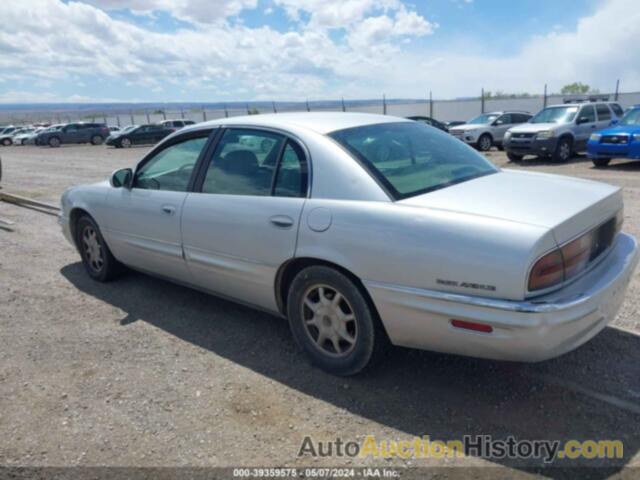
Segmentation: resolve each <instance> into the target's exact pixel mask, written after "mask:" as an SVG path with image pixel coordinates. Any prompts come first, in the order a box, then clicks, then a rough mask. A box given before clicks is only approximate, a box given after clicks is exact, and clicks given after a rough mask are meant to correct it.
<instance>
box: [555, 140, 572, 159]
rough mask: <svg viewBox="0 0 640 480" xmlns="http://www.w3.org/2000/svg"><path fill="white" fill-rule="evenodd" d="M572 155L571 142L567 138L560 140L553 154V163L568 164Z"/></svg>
mask: <svg viewBox="0 0 640 480" xmlns="http://www.w3.org/2000/svg"><path fill="white" fill-rule="evenodd" d="M571 155H573V142H571V139H569V138H561V139H560V140H559V141H558V145H556V151H555V152H553V157H552V158H553V161H554V162H557V163H564V162H568V161H569V160H570V159H571Z"/></svg>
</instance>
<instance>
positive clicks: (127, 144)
mask: <svg viewBox="0 0 640 480" xmlns="http://www.w3.org/2000/svg"><path fill="white" fill-rule="evenodd" d="M120 146H121V147H122V148H129V147H131V140H129V139H128V138H123V139H122V140H120Z"/></svg>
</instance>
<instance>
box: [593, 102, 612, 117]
mask: <svg viewBox="0 0 640 480" xmlns="http://www.w3.org/2000/svg"><path fill="white" fill-rule="evenodd" d="M598 107H601V109H602V108H606V109H607V112H609V118H600V112H599V111H598ZM596 115H597V117H598V122H606V121H607V120H609V121H610V120H612V119H613V117H614V115H615V114H614V112H613V109H612V108H611V107H610V106H609V105H608V104H606V103H596Z"/></svg>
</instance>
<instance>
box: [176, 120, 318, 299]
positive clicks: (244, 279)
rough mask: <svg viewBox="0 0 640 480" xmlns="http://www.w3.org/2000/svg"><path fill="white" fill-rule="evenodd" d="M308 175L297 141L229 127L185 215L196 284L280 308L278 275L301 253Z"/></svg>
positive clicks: (188, 257)
mask: <svg viewBox="0 0 640 480" xmlns="http://www.w3.org/2000/svg"><path fill="white" fill-rule="evenodd" d="M307 177H308V176H307V163H306V158H305V155H304V152H303V150H302V148H301V147H300V145H299V144H298V143H296V142H295V141H293V140H291V139H288V138H287V137H285V136H283V135H280V134H277V133H273V132H269V131H262V130H254V129H241V128H232V129H228V130H226V131H225V132H224V134H223V136H222V137H221V139H220V142H219V144H218V146H217V147H216V151H215V153H214V155H213V157H212V159H211V161H210V162H209V164H208V165H207V166H206V171H205V173H204V174H203V176H202V179H201V180H200V182H199V183H200V185H197V186H196V192H195V193H191V194H189V196H188V197H187V199H186V201H185V205H184V209H183V213H182V241H183V246H184V252H185V257H186V260H187V264H188V266H189V269H190V270H191V273H192V274H193V278H194V282H195V283H196V284H197V285H199V286H201V287H203V288H205V289H208V290H211V291H214V292H218V293H220V294H223V295H226V296H229V297H233V298H237V299H240V300H243V301H245V302H248V303H252V304H254V305H257V306H260V307H263V308H266V309H270V310H274V311H277V305H276V301H275V295H274V293H275V288H274V286H275V279H276V274H277V271H278V268H279V267H280V265H282V264H283V263H284V262H285V261H287V260H289V259H290V258H292V257H293V256H294V253H295V246H296V239H297V233H298V222H299V219H300V214H301V212H302V207H303V205H304V201H305V199H306V197H307V183H308V180H307Z"/></svg>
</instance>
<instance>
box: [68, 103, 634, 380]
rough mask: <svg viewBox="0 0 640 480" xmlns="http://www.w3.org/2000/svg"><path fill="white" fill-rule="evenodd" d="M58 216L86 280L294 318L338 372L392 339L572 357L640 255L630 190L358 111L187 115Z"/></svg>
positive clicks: (481, 352) (441, 347) (510, 354)
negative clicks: (166, 290) (169, 285)
mask: <svg viewBox="0 0 640 480" xmlns="http://www.w3.org/2000/svg"><path fill="white" fill-rule="evenodd" d="M59 221H60V224H61V226H62V230H63V232H64V234H65V236H66V238H67V239H68V240H69V241H70V242H71V243H72V244H73V245H74V246H76V247H77V249H78V250H79V252H80V255H81V257H82V262H83V264H84V266H85V268H86V271H87V273H88V275H89V276H90V277H91V278H93V279H95V280H98V281H107V280H111V279H113V278H115V277H116V276H117V274H118V273H119V272H120V271H121V269H122V266H123V265H126V266H128V267H131V268H133V269H136V270H139V271H142V272H148V273H150V274H153V275H157V276H160V277H163V278H167V279H170V280H173V281H175V282H177V283H181V284H186V285H191V286H194V287H196V288H198V289H202V290H205V291H208V292H211V293H214V294H216V295H220V296H223V297H227V298H231V299H235V300H237V301H240V302H243V303H246V304H250V305H253V306H256V307H258V308H261V309H264V310H266V311H268V312H271V313H274V314H277V315H281V316H283V317H287V318H288V320H289V324H290V327H291V331H292V333H293V337H294V338H295V340H296V341H297V342H298V344H299V345H300V346H301V347H302V348H303V349H304V350H305V351H306V353H307V354H308V356H309V357H310V359H311V360H312V361H313V363H315V364H316V365H318V366H320V367H321V368H323V369H324V370H326V371H329V372H332V373H334V374H339V375H349V374H354V373H356V372H358V371H360V370H361V369H363V368H364V367H365V366H367V365H368V364H370V362H371V361H372V360H373V359H374V358H379V356H380V354H381V352H382V351H383V350H384V348H383V347H384V346H385V344H386V343H387V342H388V341H390V342H391V343H392V344H395V345H402V346H406V347H414V348H421V349H429V350H435V351H440V352H450V353H456V354H461V355H470V356H476V357H485V358H492V359H503V360H518V361H539V360H544V359H547V358H551V357H555V356H557V355H561V354H563V353H565V352H567V351H570V350H572V349H574V348H576V347H578V346H579V345H581V344H583V343H584V342H586V341H588V340H589V339H590V338H592V337H593V336H594V335H596V334H597V333H598V332H599V331H600V330H602V329H603V328H604V327H605V326H606V324H607V322H609V320H611V319H612V318H613V317H614V316H615V315H616V312H617V310H618V308H619V307H620V305H621V303H622V300H623V296H624V292H625V289H626V287H627V284H628V283H629V279H630V276H631V274H632V271H633V269H634V267H635V265H636V263H637V259H638V255H637V246H636V241H635V240H634V238H633V237H631V236H629V235H627V234H625V233H621V231H620V230H621V225H622V194H621V191H620V189H619V188H617V187H613V186H609V185H606V184H602V183H596V182H590V181H586V180H581V179H572V178H567V177H560V176H554V175H546V174H540V173H528V172H522V171H509V170H501V169H499V168H496V167H495V166H494V165H492V164H491V163H490V162H489V161H487V160H486V159H485V158H484V157H483V156H482V155H480V154H479V153H477V152H476V151H475V150H474V149H472V148H470V147H468V146H467V145H465V144H464V143H462V142H459V141H457V140H455V139H453V138H452V137H451V136H449V135H448V134H446V133H444V132H441V131H439V130H437V129H435V128H432V127H429V126H426V125H424V124H420V123H417V122H412V121H409V120H405V119H401V118H394V117H390V116H379V115H369V114H355V113H304V114H277V115H256V116H248V117H239V118H229V119H221V120H216V121H213V122H207V123H201V124H198V125H194V126H192V127H187V128H185V129H182V130H180V131H178V132H176V133H174V134H172V135H171V136H169V137H167V138H166V139H165V140H163V141H162V142H161V143H160V144H158V145H157V146H156V147H155V148H154V149H153V150H152V151H151V152H150V153H148V154H147V155H146V156H145V157H144V158H143V159H142V160H141V161H140V162H139V163H138V165H137V166H135V168H133V169H128V168H126V169H123V170H118V171H116V172H114V174H113V175H112V177H111V179H110V181H105V182H102V183H98V184H95V185H87V186H78V187H73V188H70V189H69V190H67V191H66V192H65V193H64V194H63V196H62V210H61V214H60V217H59ZM185 321H188V320H185Z"/></svg>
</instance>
